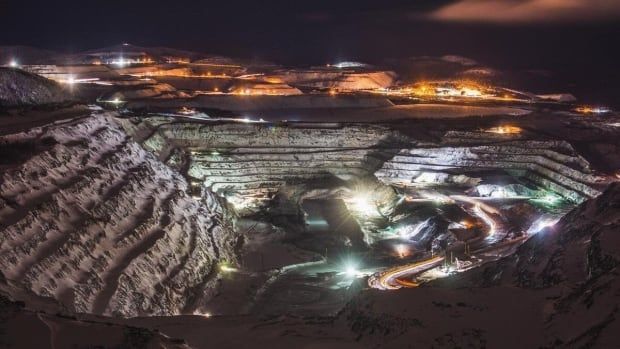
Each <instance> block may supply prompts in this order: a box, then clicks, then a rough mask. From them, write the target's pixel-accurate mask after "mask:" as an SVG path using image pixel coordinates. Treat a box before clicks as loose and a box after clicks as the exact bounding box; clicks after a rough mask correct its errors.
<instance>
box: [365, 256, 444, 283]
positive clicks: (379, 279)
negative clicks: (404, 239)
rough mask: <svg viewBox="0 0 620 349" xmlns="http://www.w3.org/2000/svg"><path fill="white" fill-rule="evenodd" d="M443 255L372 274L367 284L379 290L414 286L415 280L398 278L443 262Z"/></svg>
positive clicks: (417, 272)
mask: <svg viewBox="0 0 620 349" xmlns="http://www.w3.org/2000/svg"><path fill="white" fill-rule="evenodd" d="M444 259H445V257H443V256H436V257H433V258H430V259H426V260H423V261H421V262H416V263H413V264H407V265H401V266H398V267H395V268H392V269H389V270H386V271H383V272H381V273H379V274H378V275H373V276H372V277H371V278H370V279H368V285H369V286H370V287H372V288H377V289H380V290H397V289H399V288H402V287H416V286H417V285H418V284H417V283H415V282H407V281H402V280H400V281H399V280H398V279H399V278H401V277H403V276H406V275H415V274H419V273H421V272H423V271H426V270H428V269H430V268H433V267H435V266H437V265H439V264H440V263H441V262H443V261H444Z"/></svg>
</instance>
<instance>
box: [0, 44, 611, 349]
mask: <svg viewBox="0 0 620 349" xmlns="http://www.w3.org/2000/svg"><path fill="white" fill-rule="evenodd" d="M20 55H21V56H22V58H20V57H19V56H20ZM457 58H458V59H457ZM0 59H4V60H6V61H7V64H6V66H5V67H0V273H1V274H0V300H1V302H0V305H1V306H2V308H3V311H2V315H0V316H1V317H2V320H3V321H2V322H1V323H0V346H3V347H7V348H25V347H32V348H34V347H37V348H47V347H53V348H74V347H75V348H84V347H89V348H91V347H102V348H263V347H270V348H290V347H291V346H299V347H321V348H360V347H386V348H404V347H409V346H410V345H411V344H412V343H416V347H418V346H419V347H424V348H431V347H433V348H455V347H474V348H482V347H488V348H498V347H502V348H537V347H540V348H577V347H583V348H612V347H617V345H618V340H617V331H618V330H620V322H619V321H616V320H617V318H618V309H619V307H620V299H619V295H620V279H619V278H618V269H617V268H618V265H619V263H620V240H619V239H620V235H618V234H619V233H620V183H618V182H620V155H619V154H620V142H619V139H620V138H619V137H620V114H617V113H616V112H615V111H613V110H612V109H611V108H608V107H605V106H597V105H583V104H581V103H580V102H579V101H578V100H577V99H576V98H575V97H574V96H572V95H571V94H570V93H564V92H563V91H549V93H546V94H536V93H532V92H529V91H521V90H516V89H514V88H511V87H510V86H504V85H503V84H502V83H501V80H498V79H499V78H498V76H500V77H501V74H500V73H499V72H498V71H496V70H492V69H490V68H488V67H484V66H479V65H478V64H477V63H475V62H473V63H472V61H471V60H465V59H464V58H462V57H461V58H459V57H456V58H455V57H454V56H447V57H439V58H430V57H425V58H424V59H425V60H431V59H432V60H434V61H433V62H434V64H435V65H436V66H438V65H442V66H446V68H445V71H449V72H450V74H449V76H437V77H436V78H434V79H432V80H425V81H418V80H409V79H408V78H407V77H405V76H400V75H399V69H398V67H396V66H381V67H380V66H371V65H367V64H363V63H358V62H340V63H331V64H328V65H325V66H321V67H303V68H295V67H284V66H279V65H276V64H273V63H269V62H256V61H244V60H237V59H232V58H227V57H220V56H209V55H202V54H199V53H193V52H187V51H179V50H172V49H165V48H147V47H137V46H132V45H126V44H125V45H119V46H114V47H108V48H103V49H99V50H92V51H87V52H83V53H79V54H72V55H60V54H53V53H50V52H48V51H40V50H37V49H34V48H24V47H13V48H12V47H3V48H1V49H0ZM463 62H465V63H466V64H465V63H463ZM489 71H491V72H493V74H490V73H488V74H487V73H485V74H481V73H480V72H489ZM481 76H482V77H481ZM558 92H560V93H558ZM498 318H502V319H506V322H504V323H501V322H498V321H497V319H498ZM526 332H527V334H528V335H527V336H524V335H523V333H526ZM313 345H316V346H313Z"/></svg>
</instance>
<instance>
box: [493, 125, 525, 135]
mask: <svg viewBox="0 0 620 349" xmlns="http://www.w3.org/2000/svg"><path fill="white" fill-rule="evenodd" d="M522 131H523V129H521V127H517V126H510V125H505V126H497V127H491V128H489V129H487V130H485V132H489V133H497V134H519V133H521V132H522Z"/></svg>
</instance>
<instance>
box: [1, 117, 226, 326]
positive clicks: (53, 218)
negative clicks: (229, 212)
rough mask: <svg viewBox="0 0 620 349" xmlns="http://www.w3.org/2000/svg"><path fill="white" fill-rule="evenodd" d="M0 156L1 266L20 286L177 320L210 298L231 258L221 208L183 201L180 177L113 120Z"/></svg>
mask: <svg viewBox="0 0 620 349" xmlns="http://www.w3.org/2000/svg"><path fill="white" fill-rule="evenodd" d="M0 146H1V147H2V148H3V149H2V150H3V153H5V154H7V156H6V157H5V158H4V159H3V160H4V161H3V163H2V166H3V169H4V171H3V172H4V173H3V174H2V183H1V184H0V266H1V268H2V273H3V274H4V276H5V277H6V279H7V280H8V281H9V283H11V284H13V285H16V286H17V287H21V288H23V289H24V290H28V291H32V292H33V293H35V294H37V295H40V296H45V297H52V298H54V299H56V300H58V301H59V302H61V303H63V304H64V305H66V306H67V307H68V308H70V309H74V310H75V311H77V312H87V313H96V314H115V315H121V316H137V315H171V314H180V313H186V312H191V311H193V310H194V309H195V308H196V307H199V305H200V302H201V300H202V299H203V298H208V297H209V296H210V294H211V292H212V291H213V289H214V288H215V284H216V281H217V263H218V261H220V260H234V259H235V255H234V253H233V245H234V244H235V242H236V237H235V235H234V234H233V233H232V231H231V229H230V228H229V226H228V225H227V223H226V222H225V220H224V219H223V212H222V208H221V206H220V204H219V201H218V200H217V199H216V198H215V197H214V196H213V195H212V194H210V193H209V192H207V191H205V192H204V194H203V196H202V197H201V198H199V199H195V198H192V197H190V196H189V195H188V184H187V182H186V181H185V179H184V177H183V176H182V175H180V174H179V173H178V172H175V171H174V170H172V169H171V168H169V167H168V166H166V165H165V164H163V163H161V162H160V161H159V160H158V159H157V158H156V157H155V156H153V155H152V154H151V153H149V152H147V151H145V150H144V149H143V148H142V147H141V146H140V145H139V144H137V143H135V142H134V141H132V140H131V139H130V138H129V137H128V136H127V135H126V134H125V132H124V131H123V129H122V128H121V127H119V126H118V125H117V123H116V121H115V119H114V118H113V117H112V116H109V115H105V114H100V115H94V116H91V117H88V118H85V119H81V120H78V121H71V122H67V123H64V124H58V125H55V126H48V127H45V128H40V129H32V130H31V131H29V132H27V133H21V134H15V135H8V136H5V137H2V138H1V139H0ZM16 150H17V151H16ZM24 151H27V152H30V153H29V154H23V152H24Z"/></svg>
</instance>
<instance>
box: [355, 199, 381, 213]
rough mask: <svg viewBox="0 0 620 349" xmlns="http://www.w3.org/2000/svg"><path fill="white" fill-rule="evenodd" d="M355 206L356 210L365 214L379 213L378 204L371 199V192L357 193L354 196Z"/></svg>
mask: <svg viewBox="0 0 620 349" xmlns="http://www.w3.org/2000/svg"><path fill="white" fill-rule="evenodd" d="M352 204H353V208H354V210H355V211H357V212H359V213H361V214H363V215H365V216H374V215H377V214H378V213H379V211H378V210H377V205H376V204H375V203H374V202H373V200H371V198H370V195H369V194H357V195H355V196H354V197H353V201H352Z"/></svg>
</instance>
